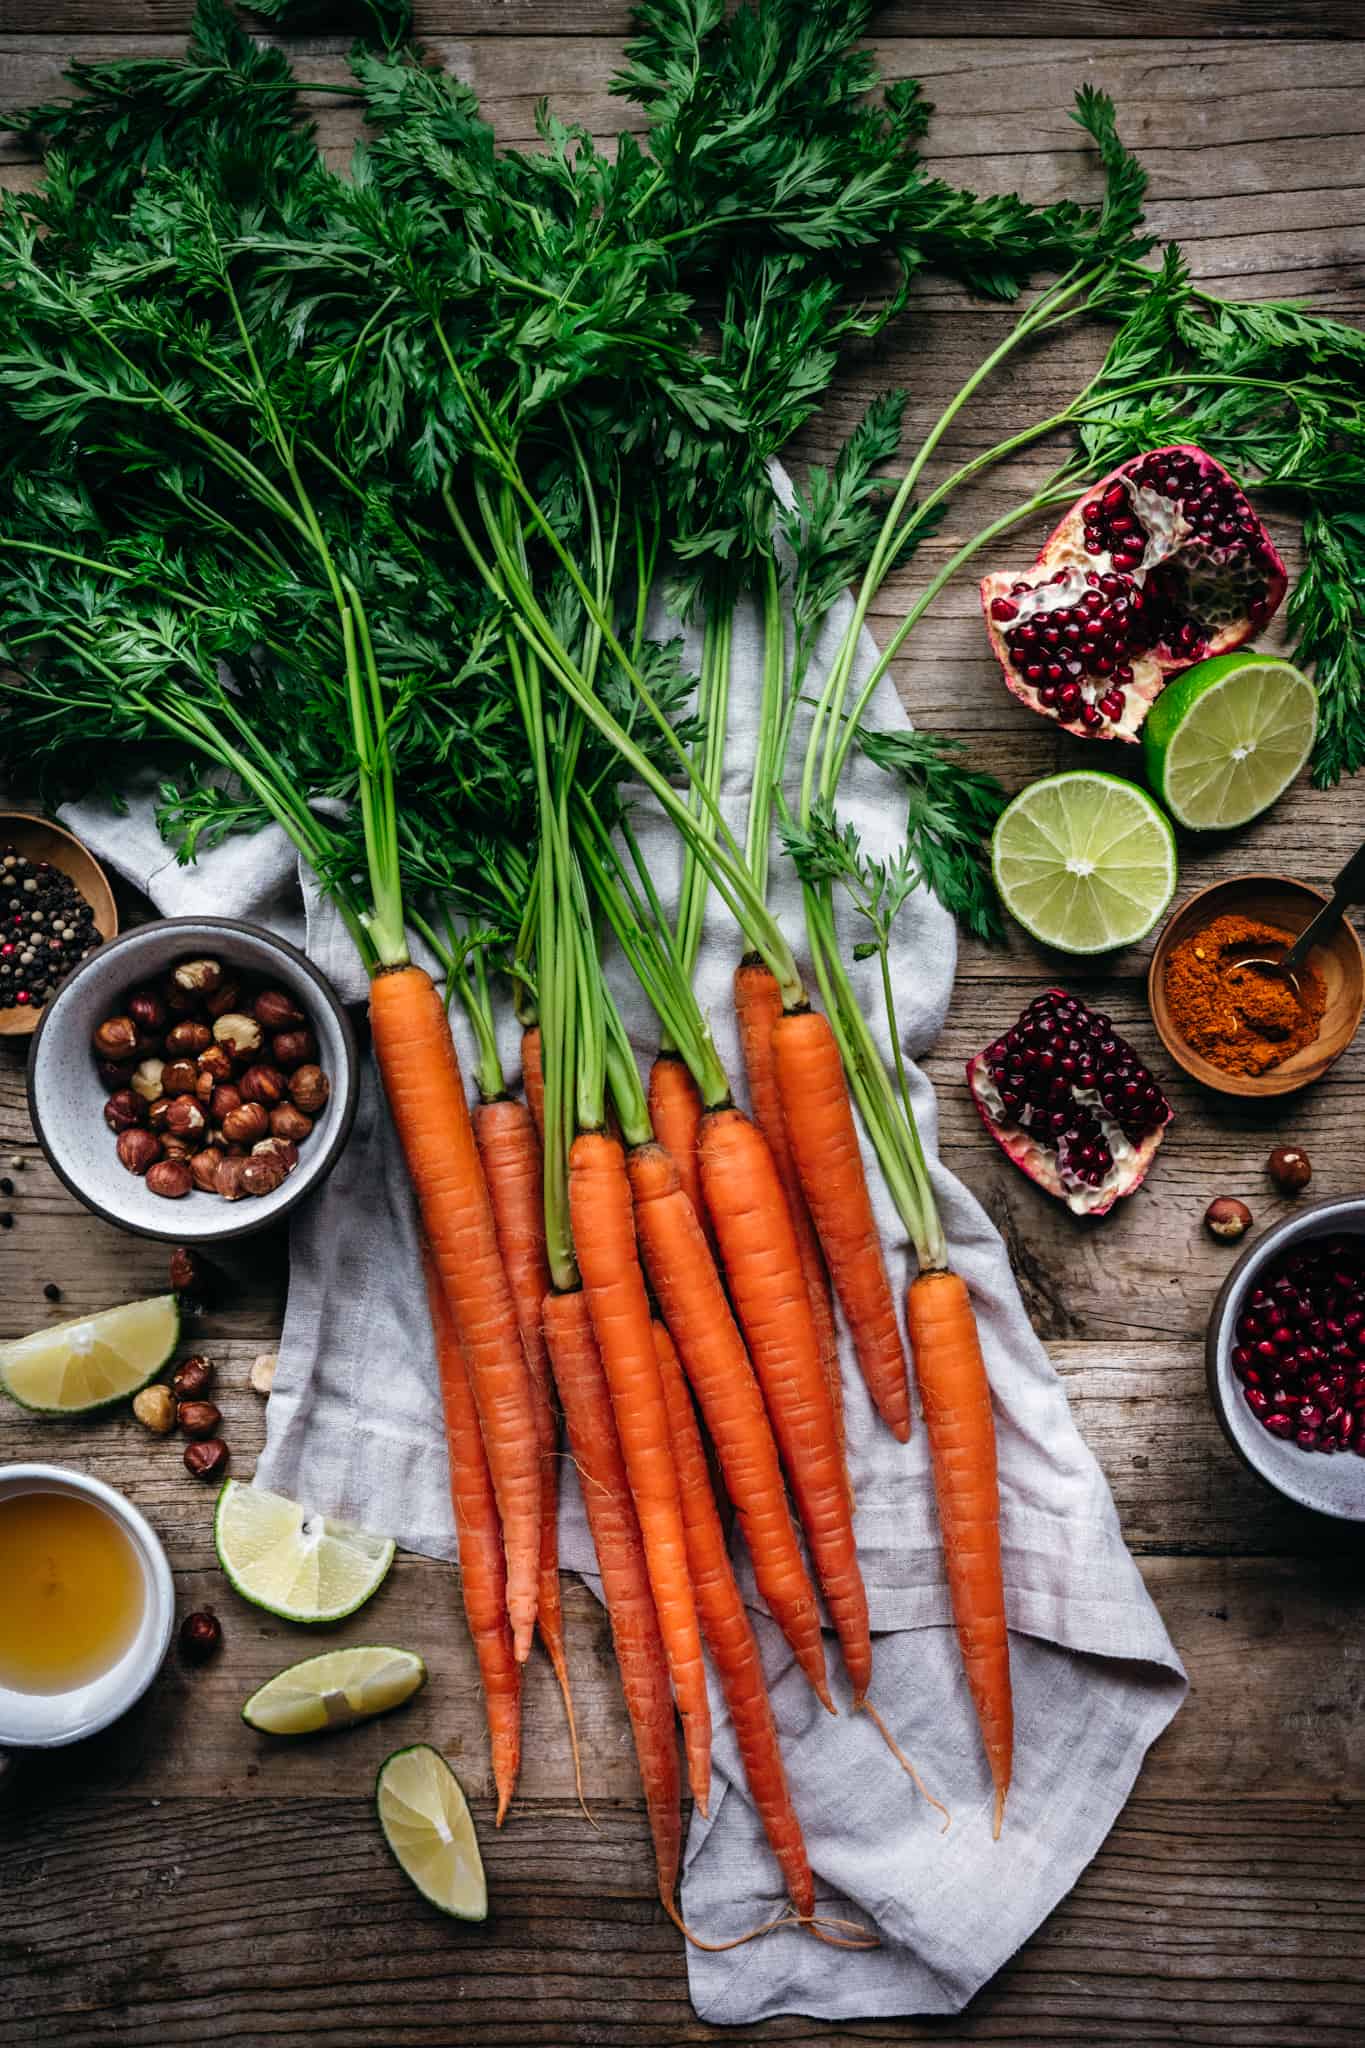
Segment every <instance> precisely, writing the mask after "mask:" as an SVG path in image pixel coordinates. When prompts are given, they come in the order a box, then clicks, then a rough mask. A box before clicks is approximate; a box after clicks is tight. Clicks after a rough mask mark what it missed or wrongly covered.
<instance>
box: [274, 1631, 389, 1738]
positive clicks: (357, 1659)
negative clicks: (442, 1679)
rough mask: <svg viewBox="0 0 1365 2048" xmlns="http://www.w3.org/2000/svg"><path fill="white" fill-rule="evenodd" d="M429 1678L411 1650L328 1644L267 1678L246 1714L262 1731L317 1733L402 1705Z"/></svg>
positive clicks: (366, 1719)
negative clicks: (329, 1646) (332, 1647)
mask: <svg viewBox="0 0 1365 2048" xmlns="http://www.w3.org/2000/svg"><path fill="white" fill-rule="evenodd" d="M426 1678H427V1667H426V1665H425V1664H424V1663H423V1662H422V1660H421V1658H420V1657H418V1656H415V1655H414V1654H413V1652H412V1651H411V1650H390V1649H378V1648H372V1647H370V1646H369V1645H368V1644H366V1645H364V1646H360V1645H357V1647H356V1648H354V1649H350V1650H327V1651H325V1652H324V1653H323V1655H322V1656H321V1657H305V1658H304V1660H303V1662H302V1663H301V1664H291V1665H290V1666H289V1669H288V1670H287V1671H281V1672H280V1673H279V1674H278V1676H277V1677H275V1678H270V1679H267V1680H266V1682H265V1684H264V1685H263V1686H261V1688H260V1690H259V1691H257V1692H253V1693H252V1695H251V1698H250V1699H249V1700H248V1701H247V1703H246V1705H245V1706H244V1707H243V1708H242V1719H243V1720H244V1721H245V1722H246V1723H247V1725H248V1726H249V1727H251V1728H259V1729H260V1731H261V1733H262V1734H263V1735H316V1734H317V1733H318V1732H319V1730H320V1729H323V1728H349V1727H350V1726H351V1725H352V1724H353V1723H354V1722H356V1721H368V1720H370V1719H371V1717H372V1716H373V1715H375V1714H387V1713H389V1712H390V1711H391V1710H392V1709H393V1708H394V1707H401V1706H402V1704H403V1702H404V1700H410V1699H411V1698H412V1696H413V1694H414V1693H415V1692H417V1691H418V1690H419V1688H420V1687H422V1686H423V1685H425V1684H426Z"/></svg>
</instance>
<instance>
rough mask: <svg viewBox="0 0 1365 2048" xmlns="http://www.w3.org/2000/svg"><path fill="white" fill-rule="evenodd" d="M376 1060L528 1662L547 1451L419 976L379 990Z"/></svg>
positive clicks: (443, 1021)
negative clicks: (445, 1318) (476, 1433)
mask: <svg viewBox="0 0 1365 2048" xmlns="http://www.w3.org/2000/svg"><path fill="white" fill-rule="evenodd" d="M370 1022H371V1026H372V1029H373V1033H374V1049H375V1057H376V1059H377V1060H378V1062H379V1071H380V1073H381V1074H382V1076H383V1079H384V1088H385V1092H386V1093H387V1095H388V1098H389V1108H390V1111H391V1112H392V1115H393V1120H394V1123H395V1125H396V1126H397V1130H398V1136H399V1139H400V1140H401V1142H402V1146H403V1154H404V1157H405V1158H406V1160H407V1164H408V1172H409V1174H410V1175H411V1178H412V1185H413V1188H414V1190H415V1192H416V1195H417V1201H418V1205H419V1207H420V1209H421V1212H422V1222H423V1226H424V1227H425V1230H426V1235H427V1241H428V1243H429V1244H430V1246H431V1255H432V1258H433V1259H434V1261H435V1263H436V1267H437V1270H438V1271H439V1273H440V1275H441V1281H442V1284H443V1285H444V1287H445V1290H446V1298H447V1300H448V1301H449V1303H450V1307H451V1312H452V1314H453V1316H454V1318H455V1328H456V1330H457V1332H458V1335H459V1339H460V1347H461V1349H462V1351H463V1352H464V1357H465V1363H466V1364H467V1366H468V1368H469V1378H470V1383H471V1385H472V1387H473V1389H474V1399H475V1402H476V1403H477V1406H478V1411H479V1425H480V1428H481V1429H482V1431H483V1442H484V1449H485V1451H486V1452H487V1455H488V1467H489V1470H490V1472H491V1473H492V1475H493V1487H494V1491H495V1492H496V1494H497V1501H498V1513H499V1515H500V1516H501V1519H502V1536H503V1543H504V1545H505V1546H506V1551H507V1611H508V1613H509V1615H510V1616H511V1621H512V1640H513V1643H514V1645H515V1648H516V1655H517V1660H518V1662H524V1661H525V1659H526V1658H527V1657H528V1656H529V1655H530V1650H531V1638H532V1635H533V1634H534V1632H535V1625H536V1588H537V1581H538V1577H539V1571H540V1444H539V1440H538V1438H537V1436H536V1423H535V1410H534V1407H533V1397H532V1392H531V1373H530V1368H529V1367H528V1365H527V1363H526V1356H525V1352H524V1350H523V1348H522V1342H521V1332H520V1331H519V1329H518V1328H517V1318H516V1310H515V1308H514V1306H513V1302H512V1295H511V1290H510V1289H509V1287H508V1285H507V1276H506V1274H505V1273H504V1272H503V1268H502V1259H501V1257H500V1255H499V1252H498V1236H497V1229H496V1226H495V1224H494V1221H493V1210H492V1205H491V1204H490V1202H489V1199H488V1189H487V1187H486V1186H485V1184H484V1177H483V1168H482V1166H481V1165H480V1164H479V1153H478V1146H477V1145H476V1143H475V1140H474V1125H473V1122H472V1120H471V1118H470V1114H469V1104H468V1103H467V1102H466V1100H465V1092H464V1083H463V1080H462V1078H461V1075H460V1063H459V1059H458V1057H457V1055H456V1052H455V1041H454V1040H453V1038H452V1037H451V1035H450V1023H449V1020H448V1019H447V1017H446V1013H445V1006H444V1005H443V1003H442V1001H441V998H440V996H439V995H438V994H437V992H436V989H435V987H434V985H433V983H432V980H431V977H430V975H428V974H425V973H424V972H423V970H422V969H421V968H420V967H399V968H392V969H390V970H388V971H387V972H384V973H380V974H378V975H376V976H375V978H374V980H373V981H372V982H371V984H370Z"/></svg>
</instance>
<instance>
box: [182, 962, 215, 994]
mask: <svg viewBox="0 0 1365 2048" xmlns="http://www.w3.org/2000/svg"><path fill="white" fill-rule="evenodd" d="M172 978H173V980H174V982H175V985H176V987H177V988H183V989H188V990H189V992H190V994H191V995H196V996H211V995H212V994H213V991H214V990H215V989H216V988H219V987H221V985H222V980H223V970H222V968H221V966H220V965H219V964H218V962H217V961H216V960H182V961H181V962H180V965H179V966H178V967H177V968H176V969H175V971H174V975H173V977H172Z"/></svg>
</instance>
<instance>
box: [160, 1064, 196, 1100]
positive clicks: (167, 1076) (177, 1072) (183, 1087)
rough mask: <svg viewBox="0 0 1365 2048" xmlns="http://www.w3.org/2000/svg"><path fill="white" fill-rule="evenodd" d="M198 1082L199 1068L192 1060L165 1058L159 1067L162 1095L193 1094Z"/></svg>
mask: <svg viewBox="0 0 1365 2048" xmlns="http://www.w3.org/2000/svg"><path fill="white" fill-rule="evenodd" d="M198 1082H199V1069H198V1067H196V1065H195V1064H194V1061H193V1060H167V1062H166V1064H165V1065H164V1066H163V1067H162V1069H161V1092H162V1094H163V1095H193V1094H194V1092H195V1089H196V1087H197V1085H198Z"/></svg>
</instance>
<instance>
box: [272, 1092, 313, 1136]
mask: <svg viewBox="0 0 1365 2048" xmlns="http://www.w3.org/2000/svg"><path fill="white" fill-rule="evenodd" d="M312 1128H313V1119H312V1117H311V1116H305V1115H304V1113H303V1111H302V1110H301V1109H295V1107H294V1105H293V1103H292V1102H282V1103H281V1104H280V1105H279V1107H278V1109H272V1110H271V1112H270V1132H271V1136H272V1137H275V1138H291V1139H292V1140H293V1142H294V1143H295V1144H296V1145H301V1144H302V1143H303V1140H304V1139H305V1138H306V1137H307V1136H308V1134H309V1132H310V1131H311V1130H312Z"/></svg>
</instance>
